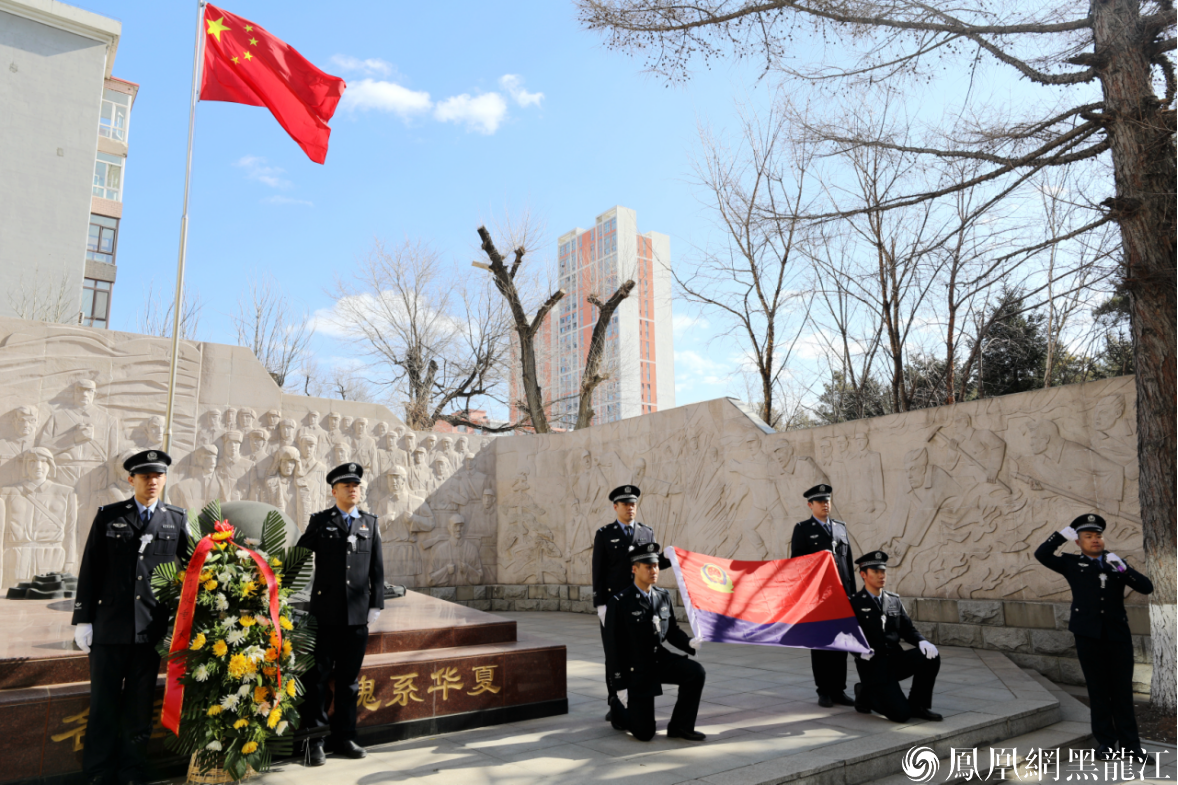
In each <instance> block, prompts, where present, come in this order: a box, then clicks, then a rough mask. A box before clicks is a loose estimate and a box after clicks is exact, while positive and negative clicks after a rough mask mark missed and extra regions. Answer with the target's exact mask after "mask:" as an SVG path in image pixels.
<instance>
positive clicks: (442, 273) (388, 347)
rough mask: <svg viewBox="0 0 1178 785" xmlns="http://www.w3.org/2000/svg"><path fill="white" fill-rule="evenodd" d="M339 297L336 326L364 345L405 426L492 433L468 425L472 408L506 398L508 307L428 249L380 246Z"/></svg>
mask: <svg viewBox="0 0 1178 785" xmlns="http://www.w3.org/2000/svg"><path fill="white" fill-rule="evenodd" d="M333 294H334V297H335V309H334V320H335V322H336V324H337V325H338V326H340V327H341V328H342V329H343V330H345V331H346V332H347V333H348V334H350V335H352V336H354V337H356V338H358V339H360V340H361V341H362V346H363V351H364V353H365V354H367V355H368V356H369V357H370V358H371V360H372V363H371V366H370V367H371V368H372V369H374V370H376V371H383V375H384V377H385V378H384V380H383V381H382V382H379V383H381V384H384V385H386V386H388V387H389V388H390V389H391V390H392V391H393V392H392V397H393V398H394V399H395V400H397V401H398V402H399V403H400V404H401V406H403V408H404V412H405V422H406V424H408V425H409V426H410V427H412V428H414V429H415V430H429V429H430V428H432V427H433V424H434V423H435V422H437V421H439V420H443V421H446V422H449V423H450V424H452V425H472V426H477V427H480V428H483V429H484V430H486V428H485V427H484V426H483V425H478V424H476V423H471V422H470V421H469V412H470V402H471V399H472V398H481V397H492V398H494V397H495V396H496V395H499V394H500V390H501V387H502V382H503V376H502V370H503V363H504V359H505V358H504V355H505V353H506V351H507V335H506V329H507V324H506V320H505V316H504V313H503V309H502V307H501V306H500V305H499V303H498V302H496V300H497V298H495V297H494V296H493V295H492V294H491V293H490V292H489V290H488V289H487V288H486V287H478V286H467V285H466V284H465V283H464V279H462V278H461V277H460V276H457V275H454V274H453V273H452V271H451V270H448V269H445V268H444V266H443V264H442V262H441V260H440V259H439V258H438V255H437V254H436V253H435V252H434V251H433V250H432V249H431V248H430V247H429V246H427V245H425V244H424V243H420V242H412V241H408V240H406V241H405V242H404V243H402V244H401V245H399V246H397V247H395V248H392V249H389V248H386V246H385V245H384V244H383V243H382V242H380V241H379V240H377V241H374V243H373V248H372V250H371V251H370V252H369V254H368V256H367V257H366V258H365V259H364V260H362V261H361V263H360V264H359V265H357V270H356V273H355V275H354V277H353V279H352V280H351V281H348V280H344V279H342V278H340V279H337V280H336V285H335V291H334V293H333ZM455 409H457V410H458V411H457V413H455V412H454V410H455Z"/></svg>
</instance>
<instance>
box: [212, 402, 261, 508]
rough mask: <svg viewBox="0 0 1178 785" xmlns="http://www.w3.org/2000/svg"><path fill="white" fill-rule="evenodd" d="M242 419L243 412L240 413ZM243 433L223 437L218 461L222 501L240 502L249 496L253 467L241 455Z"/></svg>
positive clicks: (239, 417) (236, 432)
mask: <svg viewBox="0 0 1178 785" xmlns="http://www.w3.org/2000/svg"><path fill="white" fill-rule="evenodd" d="M237 417H238V419H239V420H240V419H241V412H238V415H237ZM241 440H242V434H241V431H226V432H225V435H224V436H222V437H221V455H220V459H219V460H218V461H217V480H218V482H219V484H220V486H221V491H222V493H224V494H225V496H224V497H222V501H240V500H242V499H245V498H247V497H248V496H249V492H250V489H249V484H250V472H251V471H252V470H253V466H252V465H251V464H250V461H249V459H248V458H246V457H245V456H243V455H242V454H241Z"/></svg>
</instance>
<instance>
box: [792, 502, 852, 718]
mask: <svg viewBox="0 0 1178 785" xmlns="http://www.w3.org/2000/svg"><path fill="white" fill-rule="evenodd" d="M831 492H832V489H831V487H830V486H829V485H815V486H814V487H813V488H810V489H809V490H807V491H806V492H805V493H804V494H802V496H803V497H805V499H806V504H807V506H809V508H810V512H811V515H810V518H809V519H808V520H805V521H802V522H800V523H798V524H795V525H794V533H793V539H792V540H791V541H790V549H789V550H790V556H792V557H794V558H797V557H798V556H808V555H810V554H811V553H818V552H820V551H830V552H831V553H833V554H834V563H835V566H836V567H838V571H839V578H840V579H841V580H842V582H843V590H844V591H846V593H847V596H848V597H850V596H851V595H852V594H854V593H855V569H854V567H852V566H851V561H852V554H851V538H850V537H849V536H848V535H847V524H845V523H843V522H842V521H836V520H833V519H831V517H830V494H831ZM810 667H811V668H812V669H813V671H814V685H815V686H816V687H817V688H818V689H817V691H818V705H819V706H824V707H826V708H830V707H831V706H833V705H834V704H836V703H837V704H839V705H841V706H850V705H851V704H853V703H854V701H853V700H851V698H850V697H848V696H847V693H846V689H847V653H846V652H842V651H819V650H818V649H811V650H810Z"/></svg>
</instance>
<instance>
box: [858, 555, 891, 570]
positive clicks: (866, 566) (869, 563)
mask: <svg viewBox="0 0 1178 785" xmlns="http://www.w3.org/2000/svg"><path fill="white" fill-rule="evenodd" d="M855 563H856V564H858V565H859V570H860V571H863V570H886V569H887V568H888V555H887V554H886V553H884V552H883V551H872V552H871V553H865V554H863V555H862V556H860V557H859V558H858V559H855Z"/></svg>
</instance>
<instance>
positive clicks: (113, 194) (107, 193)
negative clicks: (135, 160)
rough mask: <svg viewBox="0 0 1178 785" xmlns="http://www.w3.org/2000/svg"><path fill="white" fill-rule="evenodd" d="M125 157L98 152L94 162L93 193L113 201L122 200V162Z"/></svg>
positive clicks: (124, 160)
mask: <svg viewBox="0 0 1178 785" xmlns="http://www.w3.org/2000/svg"><path fill="white" fill-rule="evenodd" d="M124 163H126V159H124V158H120V157H119V156H117V155H108V154H107V153H99V154H98V160H97V161H95V162H94V189H93V191H94V195H95V196H100V197H102V198H103V199H110V200H112V201H115V202H121V201H122V200H123V196H122V194H123V164H124Z"/></svg>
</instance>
